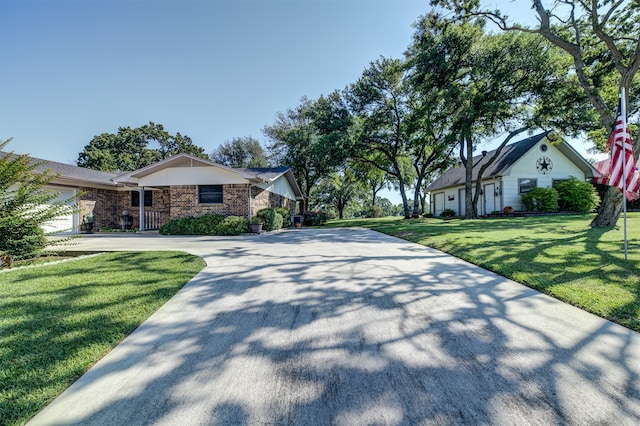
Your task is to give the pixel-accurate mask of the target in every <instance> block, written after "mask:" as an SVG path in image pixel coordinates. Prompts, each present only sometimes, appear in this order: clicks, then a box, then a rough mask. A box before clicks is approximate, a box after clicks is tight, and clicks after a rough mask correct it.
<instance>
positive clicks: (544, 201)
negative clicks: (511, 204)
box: [520, 188, 558, 212]
mask: <svg viewBox="0 0 640 426" xmlns="http://www.w3.org/2000/svg"><path fill="white" fill-rule="evenodd" d="M520 198H521V199H522V203H523V204H524V207H525V209H526V210H528V211H531V212H556V211H558V191H556V190H555V189H553V188H534V189H533V190H531V191H530V192H527V193H526V194H522V195H521V196H520Z"/></svg>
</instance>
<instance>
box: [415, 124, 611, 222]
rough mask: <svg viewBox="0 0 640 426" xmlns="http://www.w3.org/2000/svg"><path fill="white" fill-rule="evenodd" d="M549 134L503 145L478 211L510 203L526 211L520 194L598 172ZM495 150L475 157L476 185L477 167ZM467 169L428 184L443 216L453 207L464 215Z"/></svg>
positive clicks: (486, 178) (436, 211) (457, 169)
mask: <svg viewBox="0 0 640 426" xmlns="http://www.w3.org/2000/svg"><path fill="white" fill-rule="evenodd" d="M547 135H548V133H541V134H538V135H535V136H531V137H529V138H527V139H524V140H521V141H519V142H514V143H512V144H510V145H507V146H505V147H504V148H503V150H502V152H501V153H500V155H499V156H498V158H496V160H495V161H494V162H493V164H491V165H490V166H489V168H488V169H487V170H486V171H485V172H484V176H483V179H482V190H481V191H482V192H481V194H480V198H479V199H478V214H480V215H485V214H489V213H492V212H497V211H500V212H501V211H502V210H503V208H504V207H506V206H510V207H513V209H514V210H523V209H524V206H523V204H522V200H521V198H520V196H521V195H522V194H524V193H526V192H529V191H531V190H532V189H534V188H537V187H543V188H550V187H552V186H553V184H554V183H555V182H558V181H562V180H567V179H570V178H571V177H575V178H576V179H580V180H588V181H591V179H592V178H593V177H594V176H597V175H598V172H597V171H596V169H595V168H594V167H593V166H592V165H591V164H589V162H587V160H585V159H584V158H583V157H582V156H581V155H580V154H579V153H578V152H577V151H576V150H575V149H573V147H571V145H569V144H568V143H566V142H565V141H563V140H561V139H558V140H557V141H556V138H554V141H553V142H552V141H550V140H549V138H547ZM494 153H495V151H491V152H484V153H483V154H481V155H478V156H476V157H474V159H473V160H474V161H473V162H474V173H473V185H474V190H475V182H476V179H477V170H478V169H479V168H480V167H481V166H482V165H483V164H484V162H486V161H487V160H488V159H490V158H491V157H492V156H493V154H494ZM464 185H465V169H464V166H462V165H460V166H458V167H453V168H451V169H449V170H447V171H446V172H444V173H443V174H442V175H441V176H440V177H439V178H438V179H436V180H435V181H434V182H433V183H432V184H431V185H429V186H428V187H427V191H429V192H430V193H431V198H430V200H431V213H432V214H433V215H434V216H438V215H440V213H442V211H443V210H445V209H451V210H453V211H454V212H455V214H456V215H458V216H463V215H464V214H465V199H464V197H465V192H464Z"/></svg>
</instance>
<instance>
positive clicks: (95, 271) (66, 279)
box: [0, 252, 204, 425]
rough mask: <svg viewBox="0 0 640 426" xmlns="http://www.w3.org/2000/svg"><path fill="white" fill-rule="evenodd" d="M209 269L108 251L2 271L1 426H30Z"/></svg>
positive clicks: (180, 256)
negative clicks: (125, 338)
mask: <svg viewBox="0 0 640 426" xmlns="http://www.w3.org/2000/svg"><path fill="white" fill-rule="evenodd" d="M203 267H204V261H203V260H202V259H200V258H198V257H196V256H192V255H189V254H186V253H180V252H146V253H108V254H101V255H99V256H95V257H91V258H84V259H76V260H71V261H68V262H64V263H59V264H55V265H45V266H39V267H34V268H24V269H17V270H13V271H8V272H3V273H0V424H2V425H15V424H23V423H25V422H26V421H27V420H29V418H31V417H32V416H33V415H35V414H36V413H37V412H38V411H39V410H40V409H42V408H43V407H44V406H45V405H46V404H47V403H48V402H50V401H51V400H52V399H53V398H54V397H56V396H57V395H58V394H59V393H61V392H62V391H63V390H64V389H66V388H67V387H68V386H69V385H70V384H71V383H72V382H73V381H75V380H76V379H77V378H78V377H80V376H81V375H82V374H83V373H84V372H85V371H87V370H88V369H89V367H91V366H92V365H93V364H94V363H95V362H96V361H98V360H99V359H100V358H101V357H103V356H104V355H105V354H106V353H107V352H109V351H110V350H111V349H112V348H113V347H114V346H115V345H117V344H118V343H119V342H120V341H121V340H122V339H123V338H124V337H126V336H127V335H128V334H129V333H131V332H132V331H133V330H134V329H135V328H136V327H137V326H138V325H140V324H141V323H142V322H143V321H144V320H145V319H146V318H148V317H149V316H150V315H151V314H152V313H153V312H154V311H156V310H157V309H158V308H159V307H160V306H162V305H163V304H164V303H165V302H166V301H167V300H169V298H171V296H173V295H174V294H175V293H176V292H177V291H178V290H179V289H180V288H181V287H182V286H183V285H184V284H185V283H187V282H188V281H189V280H190V279H191V278H192V277H193V276H194V275H195V274H196V273H197V272H199V271H200V270H201V269H202V268H203Z"/></svg>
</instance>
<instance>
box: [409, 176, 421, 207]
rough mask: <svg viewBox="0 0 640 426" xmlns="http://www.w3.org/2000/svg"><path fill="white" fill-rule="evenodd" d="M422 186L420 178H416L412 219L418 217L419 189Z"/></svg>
mask: <svg viewBox="0 0 640 426" xmlns="http://www.w3.org/2000/svg"><path fill="white" fill-rule="evenodd" d="M421 186H422V178H421V177H418V179H417V180H416V189H415V191H413V211H412V212H411V215H412V216H413V217H420V187H421Z"/></svg>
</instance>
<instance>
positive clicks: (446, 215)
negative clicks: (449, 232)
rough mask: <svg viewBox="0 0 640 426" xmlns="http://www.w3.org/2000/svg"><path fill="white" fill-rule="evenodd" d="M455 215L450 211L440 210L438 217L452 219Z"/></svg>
mask: <svg viewBox="0 0 640 426" xmlns="http://www.w3.org/2000/svg"><path fill="white" fill-rule="evenodd" d="M455 215H456V212H454V211H453V210H451V209H444V210H442V213H440V217H454V216H455Z"/></svg>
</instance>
